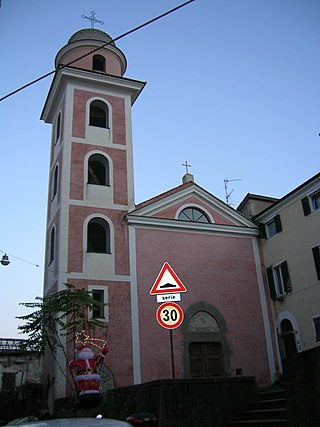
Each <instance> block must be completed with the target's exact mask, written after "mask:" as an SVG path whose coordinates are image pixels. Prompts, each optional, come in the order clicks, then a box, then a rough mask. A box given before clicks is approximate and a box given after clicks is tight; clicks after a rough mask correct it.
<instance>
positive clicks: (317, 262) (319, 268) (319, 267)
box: [312, 245, 320, 280]
mask: <svg viewBox="0 0 320 427" xmlns="http://www.w3.org/2000/svg"><path fill="white" fill-rule="evenodd" d="M312 254H313V260H314V266H315V268H316V273H317V278H318V280H320V245H318V246H315V247H314V248H312Z"/></svg>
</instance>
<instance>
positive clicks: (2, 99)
mask: <svg viewBox="0 0 320 427" xmlns="http://www.w3.org/2000/svg"><path fill="white" fill-rule="evenodd" d="M194 1H195V0H188V1H186V2H185V3H182V4H180V5H178V6H176V7H174V8H173V9H170V10H168V11H167V12H164V13H162V14H161V15H158V16H156V17H155V18H152V19H150V20H149V21H147V22H145V23H143V24H141V25H138V26H137V27H135V28H133V29H132V30H129V31H127V32H125V33H123V34H121V35H120V36H117V37H116V38H114V39H112V40H110V41H109V42H106V43H103V44H102V45H101V46H99V47H97V48H95V49H94V50H92V51H90V52H88V53H86V54H84V55H82V56H80V57H78V58H76V59H74V60H73V61H71V62H68V64H63V65H59V66H58V67H57V68H55V69H54V70H52V71H50V72H48V73H46V74H44V75H42V76H41V77H38V78H37V79H35V80H32V81H31V82H29V83H26V84H25V85H23V86H21V87H19V88H18V89H16V90H14V91H12V92H10V93H8V94H7V95H5V96H3V97H2V98H0V102H1V101H4V100H5V99H7V98H9V97H10V96H12V95H15V94H16V93H18V92H20V91H22V90H23V89H26V88H27V87H29V86H32V85H33V84H35V83H38V82H39V81H41V80H43V79H45V78H46V77H49V76H51V75H52V74H54V73H56V72H57V71H59V70H61V69H63V68H65V67H68V66H70V65H72V64H74V63H75V62H77V61H79V60H80V59H83V58H85V57H86V56H89V55H92V54H93V53H94V52H96V51H98V50H100V49H102V48H104V47H106V46H108V45H109V44H111V43H114V42H116V41H117V40H120V39H122V38H123V37H126V36H128V35H129V34H132V33H134V32H135V31H138V30H140V29H141V28H143V27H146V26H147V25H150V24H152V23H153V22H155V21H158V20H159V19H161V18H164V17H165V16H167V15H169V14H170V13H173V12H175V11H177V10H178V9H181V8H182V7H184V6H186V5H188V4H189V3H192V2H194Z"/></svg>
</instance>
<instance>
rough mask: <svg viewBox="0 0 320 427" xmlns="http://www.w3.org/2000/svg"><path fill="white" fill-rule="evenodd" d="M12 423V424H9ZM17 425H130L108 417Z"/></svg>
mask: <svg viewBox="0 0 320 427" xmlns="http://www.w3.org/2000/svg"><path fill="white" fill-rule="evenodd" d="M11 425H12V424H11ZM19 427H132V424H129V423H127V422H126V421H118V420H112V419H110V418H98V417H97V418H57V419H54V420H42V421H31V422H28V421H27V422H26V423H24V424H20V423H19Z"/></svg>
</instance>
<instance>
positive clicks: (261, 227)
mask: <svg viewBox="0 0 320 427" xmlns="http://www.w3.org/2000/svg"><path fill="white" fill-rule="evenodd" d="M258 227H259V234H260V237H261V239H266V238H267V232H266V226H265V224H262V223H259V224H258Z"/></svg>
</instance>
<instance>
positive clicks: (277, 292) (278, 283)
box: [267, 261, 292, 299]
mask: <svg viewBox="0 0 320 427" xmlns="http://www.w3.org/2000/svg"><path fill="white" fill-rule="evenodd" d="M267 277H268V283H269V291H270V297H271V298H272V299H277V298H279V297H282V296H284V295H285V294H287V293H288V292H291V290H292V287H291V280H290V276H289V270H288V264H287V261H283V262H282V263H281V264H278V265H276V266H274V267H269V268H267Z"/></svg>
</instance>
